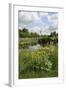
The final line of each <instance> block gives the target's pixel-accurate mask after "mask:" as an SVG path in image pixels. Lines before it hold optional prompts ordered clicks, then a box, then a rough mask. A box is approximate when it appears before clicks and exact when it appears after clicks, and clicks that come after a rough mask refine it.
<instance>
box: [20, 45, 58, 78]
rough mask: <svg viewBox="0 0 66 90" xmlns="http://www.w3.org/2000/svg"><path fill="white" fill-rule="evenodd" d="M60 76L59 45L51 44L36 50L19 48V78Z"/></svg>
mask: <svg viewBox="0 0 66 90" xmlns="http://www.w3.org/2000/svg"><path fill="white" fill-rule="evenodd" d="M57 76H58V47H57V46H54V45H49V46H45V47H42V48H40V49H38V50H36V51H31V50H29V49H21V50H19V78H20V79H21V78H39V77H57Z"/></svg>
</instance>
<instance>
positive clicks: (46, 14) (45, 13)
mask: <svg viewBox="0 0 66 90" xmlns="http://www.w3.org/2000/svg"><path fill="white" fill-rule="evenodd" d="M40 16H48V13H47V12H41V13H40Z"/></svg>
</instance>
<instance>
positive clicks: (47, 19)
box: [18, 11, 58, 35]
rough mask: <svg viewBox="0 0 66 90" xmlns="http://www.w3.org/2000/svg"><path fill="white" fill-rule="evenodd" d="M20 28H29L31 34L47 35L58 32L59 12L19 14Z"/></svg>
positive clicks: (22, 12) (20, 12)
mask: <svg viewBox="0 0 66 90" xmlns="http://www.w3.org/2000/svg"><path fill="white" fill-rule="evenodd" d="M18 28H19V29H23V28H27V29H28V30H29V32H37V33H38V34H42V35H45V34H46V35H47V34H50V33H51V32H54V31H56V32H58V13H57V12H25V11H19V12H18Z"/></svg>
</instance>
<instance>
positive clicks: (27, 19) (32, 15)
mask: <svg viewBox="0 0 66 90" xmlns="http://www.w3.org/2000/svg"><path fill="white" fill-rule="evenodd" d="M18 18H19V23H22V24H29V23H31V22H33V21H34V20H37V19H39V16H38V13H37V12H19V15H18Z"/></svg>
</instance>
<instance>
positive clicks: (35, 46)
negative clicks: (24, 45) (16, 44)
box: [28, 44, 41, 51]
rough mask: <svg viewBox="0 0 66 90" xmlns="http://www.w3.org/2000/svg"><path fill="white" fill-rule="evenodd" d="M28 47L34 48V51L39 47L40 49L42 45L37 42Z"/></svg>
mask: <svg viewBox="0 0 66 90" xmlns="http://www.w3.org/2000/svg"><path fill="white" fill-rule="evenodd" d="M28 48H29V49H30V50H32V51H35V50H37V49H40V48H41V46H40V44H36V45H33V46H29V47H28Z"/></svg>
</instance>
